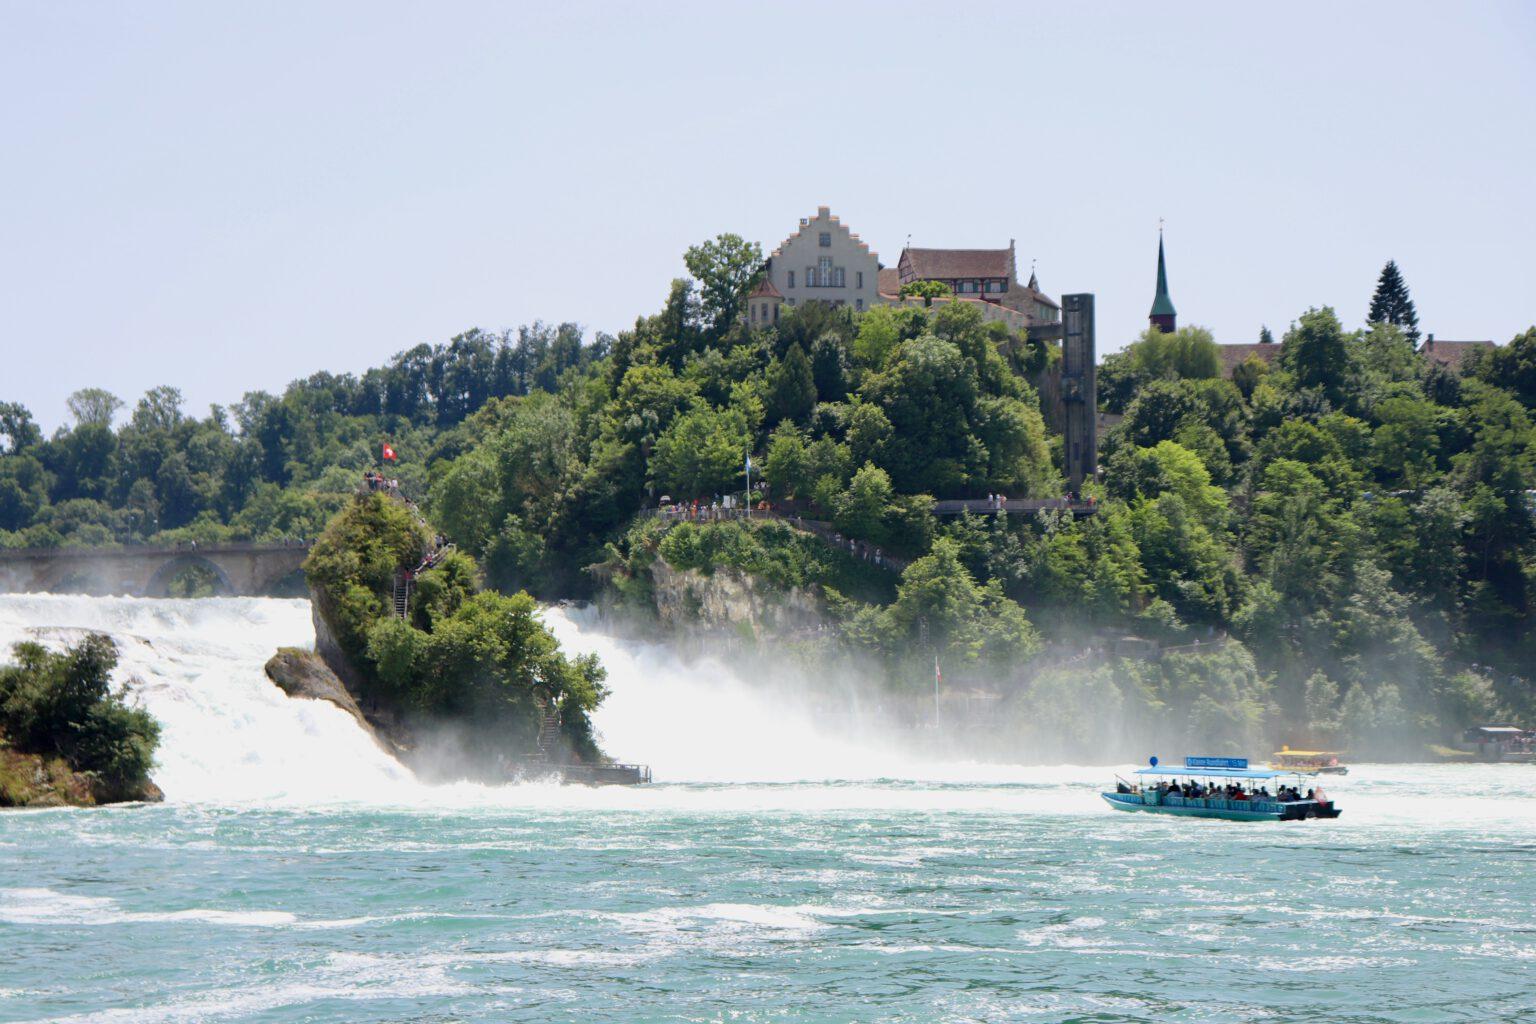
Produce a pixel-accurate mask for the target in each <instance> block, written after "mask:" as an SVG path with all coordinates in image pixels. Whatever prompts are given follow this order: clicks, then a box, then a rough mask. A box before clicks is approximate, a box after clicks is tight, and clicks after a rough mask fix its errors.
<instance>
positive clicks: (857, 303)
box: [853, 275, 864, 313]
mask: <svg viewBox="0 0 1536 1024" xmlns="http://www.w3.org/2000/svg"><path fill="white" fill-rule="evenodd" d="M861 276H862V275H861ZM861 287H862V286H861ZM853 308H854V309H857V310H858V311H859V312H860V313H862V312H864V300H863V299H854V300H853Z"/></svg>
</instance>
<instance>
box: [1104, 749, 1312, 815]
mask: <svg viewBox="0 0 1536 1024" xmlns="http://www.w3.org/2000/svg"><path fill="white" fill-rule="evenodd" d="M1135 775H1136V776H1137V778H1136V779H1135V780H1133V781H1127V780H1125V779H1122V778H1120V777H1118V776H1117V777H1116V778H1115V789H1114V792H1106V793H1101V794H1100V795H1101V796H1103V797H1104V800H1105V801H1106V802H1107V803H1108V804H1109V806H1111V807H1113V808H1114V809H1115V810H1117V811H1145V812H1147V813H1149V814H1174V815H1179V816H1181V817H1188V818H1221V819H1224V820H1226V821H1301V820H1303V819H1306V818H1337V817H1338V816H1339V814H1340V813H1341V812H1340V810H1339V808H1338V806H1337V805H1336V804H1335V803H1334V802H1333V801H1332V800H1330V799H1329V798H1328V796H1327V795H1326V794H1325V793H1324V792H1323V788H1322V786H1320V785H1317V780H1316V779H1311V778H1310V777H1308V776H1303V775H1302V774H1301V773H1299V772H1285V771H1277V770H1275V769H1273V768H1250V767H1248V759H1247V758H1245V757H1186V758H1185V759H1184V764H1183V765H1182V766H1159V765H1158V763H1157V758H1155V757H1154V758H1152V759H1151V761H1150V767H1147V768H1142V769H1140V770H1138V771H1137V772H1135ZM1288 777H1289V778H1293V779H1295V783H1294V784H1289V783H1284V782H1277V781H1275V780H1277V779H1280V780H1283V779H1286V778H1288ZM1309 782H1310V783H1311V784H1310V785H1309ZM1271 786H1273V787H1274V791H1273V792H1271V791H1270V787H1271Z"/></svg>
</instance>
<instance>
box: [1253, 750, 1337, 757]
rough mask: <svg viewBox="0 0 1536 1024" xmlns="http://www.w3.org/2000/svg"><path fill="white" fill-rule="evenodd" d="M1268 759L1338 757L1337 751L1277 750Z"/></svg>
mask: <svg viewBox="0 0 1536 1024" xmlns="http://www.w3.org/2000/svg"><path fill="white" fill-rule="evenodd" d="M1269 756H1270V757H1338V756H1339V752H1338V751H1337V750H1277V751H1275V752H1274V753H1273V754H1270V755H1269Z"/></svg>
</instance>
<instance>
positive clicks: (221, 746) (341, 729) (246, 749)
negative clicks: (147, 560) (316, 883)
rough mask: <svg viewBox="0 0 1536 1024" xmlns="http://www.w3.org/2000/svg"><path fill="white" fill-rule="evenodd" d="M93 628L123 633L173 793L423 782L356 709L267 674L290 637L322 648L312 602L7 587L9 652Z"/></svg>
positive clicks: (325, 793) (331, 791)
mask: <svg viewBox="0 0 1536 1024" xmlns="http://www.w3.org/2000/svg"><path fill="white" fill-rule="evenodd" d="M88 631H90V632H100V633H105V634H107V635H108V636H110V637H111V638H112V639H113V640H114V641H116V643H117V648H118V654H119V658H118V667H117V671H116V672H115V673H114V675H113V681H114V682H115V683H121V684H126V685H127V686H128V689H129V694H130V696H129V699H130V701H132V702H135V703H138V704H139V705H140V706H142V707H144V708H145V709H146V710H148V711H149V713H150V714H152V715H153V716H154V717H155V718H156V719H158V720H159V722H160V725H161V733H162V734H161V740H160V748H159V751H158V752H157V754H156V758H155V760H156V767H155V770H154V772H153V777H154V779H155V781H156V782H157V783H159V785H160V787H161V788H162V789H164V790H165V792H166V796H167V799H170V800H173V801H178V802H179V801H195V802H217V803H242V802H250V801H264V802H272V801H277V802H303V803H312V802H325V801H347V800H354V799H375V800H377V799H380V798H381V797H382V796H383V795H384V794H388V793H390V792H393V791H397V790H399V789H400V788H401V787H402V786H410V785H414V777H413V776H412V775H411V773H410V772H409V771H408V770H407V769H405V768H404V767H402V766H401V765H400V764H399V763H398V762H396V761H395V760H394V759H393V758H391V757H390V756H389V755H388V754H386V753H385V752H384V751H383V750H381V749H380V748H379V747H378V746H377V745H376V744H375V743H374V742H373V739H372V738H371V737H370V736H369V735H368V734H367V733H366V732H365V731H363V729H362V728H360V727H359V726H358V724H357V722H356V721H355V720H354V719H353V718H352V717H351V716H350V715H348V714H347V713H346V712H344V711H342V710H341V709H340V708H337V707H335V706H333V705H331V704H327V703H324V702H322V701H314V700H294V699H292V698H290V697H288V695H287V694H285V693H283V691H282V690H279V689H278V688H277V687H276V686H275V685H273V683H272V681H271V680H270V679H268V678H267V676H266V673H265V672H264V671H263V666H264V665H265V664H266V661H267V659H268V658H270V657H271V656H272V654H273V653H274V652H275V651H276V650H277V649H278V648H279V647H304V648H310V647H313V646H314V640H315V634H314V629H313V627H312V626H311V624H310V613H309V602H308V601H304V600H279V599H276V598H244V597H241V598H205V599H198V600H161V599H151V598H133V597H84V596H77V595H65V594H5V595H0V659H6V660H8V658H9V654H10V648H11V645H12V644H15V643H16V642H18V641H21V640H39V641H42V642H43V643H45V644H47V645H48V646H51V647H61V646H63V645H65V644H68V643H71V642H74V641H76V640H78V639H79V638H80V637H81V636H83V635H84V634H85V633H86V632H88Z"/></svg>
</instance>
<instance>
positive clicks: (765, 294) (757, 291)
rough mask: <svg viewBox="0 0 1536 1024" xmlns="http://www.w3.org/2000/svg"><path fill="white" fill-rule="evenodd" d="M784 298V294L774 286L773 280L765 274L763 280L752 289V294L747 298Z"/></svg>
mask: <svg viewBox="0 0 1536 1024" xmlns="http://www.w3.org/2000/svg"><path fill="white" fill-rule="evenodd" d="M783 297H784V293H783V292H781V291H779V290H778V289H777V288H775V287H774V286H773V279H772V278H771V277H769V276H768V275H767V274H764V275H763V279H762V280H761V281H759V282H758V283H757V287H756V288H754V289H752V294H751V295H748V296H747V298H749V299H782V298H783Z"/></svg>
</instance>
